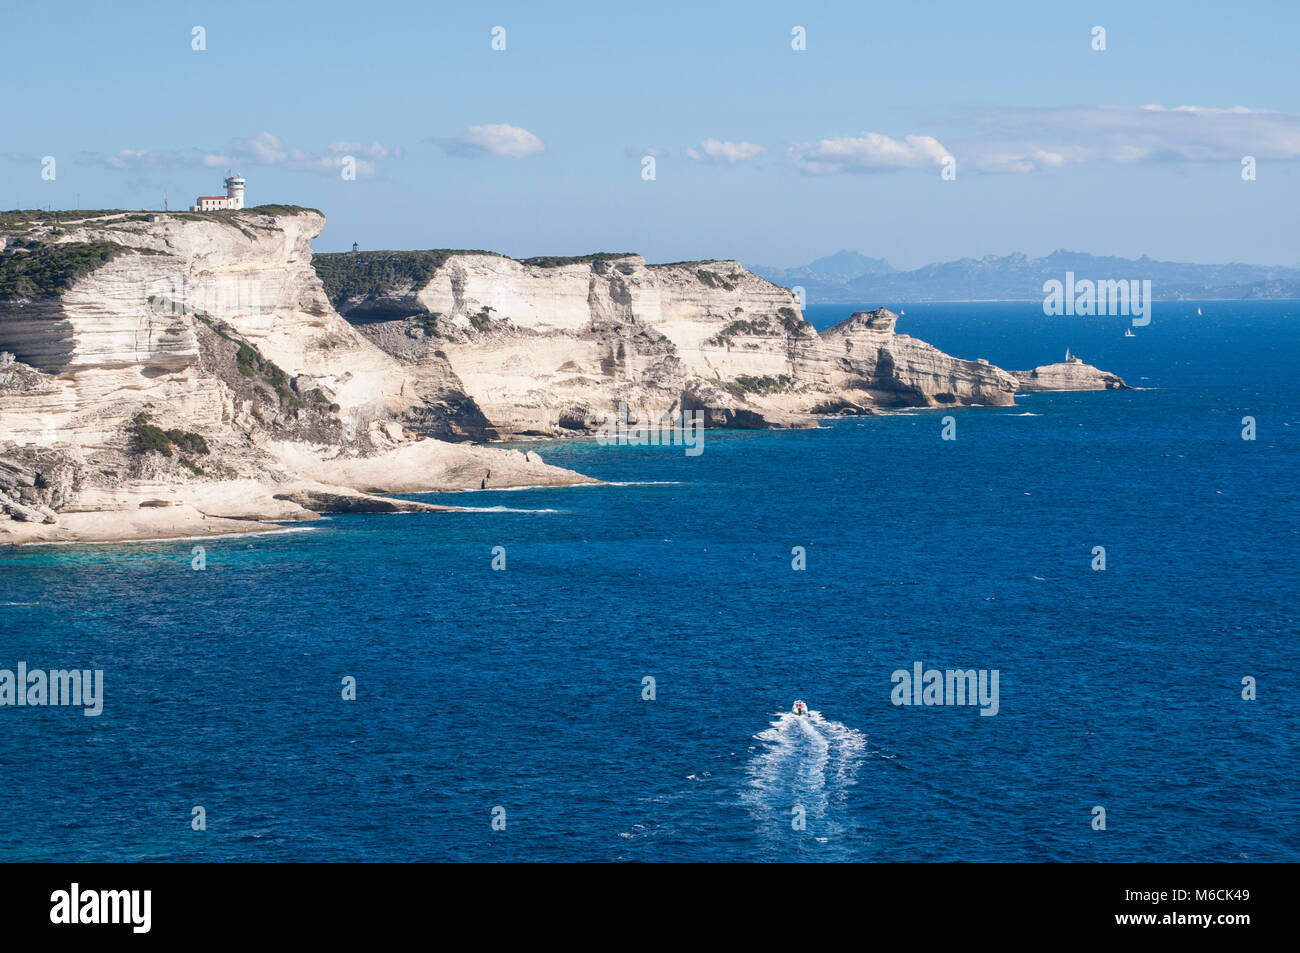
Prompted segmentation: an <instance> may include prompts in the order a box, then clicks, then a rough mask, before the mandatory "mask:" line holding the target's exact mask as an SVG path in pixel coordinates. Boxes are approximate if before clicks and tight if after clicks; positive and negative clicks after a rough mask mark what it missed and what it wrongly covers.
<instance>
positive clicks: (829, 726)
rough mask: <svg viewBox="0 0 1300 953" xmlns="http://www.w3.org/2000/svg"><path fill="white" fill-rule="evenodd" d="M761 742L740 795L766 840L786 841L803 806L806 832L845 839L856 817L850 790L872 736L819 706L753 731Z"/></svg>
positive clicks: (818, 837)
mask: <svg viewBox="0 0 1300 953" xmlns="http://www.w3.org/2000/svg"><path fill="white" fill-rule="evenodd" d="M754 737H755V739H756V740H757V741H758V742H760V744H759V746H758V748H757V749H756V750H755V753H754V755H753V757H752V758H751V759H750V761H749V764H748V765H747V766H746V775H747V778H746V782H745V788H744V790H743V791H742V794H741V800H742V801H743V802H744V803H745V805H746V806H747V807H748V808H749V811H750V814H751V815H752V816H753V818H754V820H755V821H756V822H757V823H758V825H759V832H760V835H761V836H762V837H763V839H764V840H765V841H769V842H782V843H785V842H787V838H788V836H789V835H790V834H799V832H797V831H794V830H793V828H792V827H791V821H792V820H793V818H794V816H795V815H794V814H793V813H792V812H793V809H794V808H796V807H801V808H803V810H804V815H805V820H806V823H807V833H808V834H811V835H812V836H813V837H814V838H815V839H816V840H817V841H819V842H823V843H825V842H826V841H828V840H831V839H834V840H836V841H837V842H843V839H844V837H845V835H847V834H849V833H851V830H852V827H853V826H854V825H853V822H852V821H851V819H850V817H849V814H848V805H847V802H848V799H849V794H850V792H851V790H852V788H853V786H854V785H856V784H857V777H858V771H859V769H860V768H861V767H862V762H863V760H864V759H865V758H866V756H867V736H866V735H865V734H863V733H862V732H860V731H857V730H856V729H853V728H849V727H848V726H847V725H844V724H841V723H840V722H838V721H833V720H831V719H828V718H826V717H824V716H823V715H822V713H821V712H819V711H812V710H810V711H809V712H808V714H807V715H802V716H800V715H794V714H791V713H790V712H785V713H782V714H779V715H778V716H777V720H776V721H774V722H772V723H771V727H770V728H768V729H766V730H765V731H762V732H760V733H758V734H757V735H755V736H754Z"/></svg>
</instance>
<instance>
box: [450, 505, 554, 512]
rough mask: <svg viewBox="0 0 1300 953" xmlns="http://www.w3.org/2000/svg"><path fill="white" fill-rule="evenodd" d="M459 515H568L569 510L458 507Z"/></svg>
mask: <svg viewBox="0 0 1300 953" xmlns="http://www.w3.org/2000/svg"><path fill="white" fill-rule="evenodd" d="M456 512H458V513H567V512H569V511H568V510H523V509H518V508H516V507H512V506H458V507H456Z"/></svg>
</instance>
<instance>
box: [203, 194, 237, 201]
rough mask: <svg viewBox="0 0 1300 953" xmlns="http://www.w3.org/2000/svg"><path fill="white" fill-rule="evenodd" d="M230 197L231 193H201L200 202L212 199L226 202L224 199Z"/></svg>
mask: <svg viewBox="0 0 1300 953" xmlns="http://www.w3.org/2000/svg"><path fill="white" fill-rule="evenodd" d="M228 198H230V196H229V195H200V196H199V201H200V202H207V201H210V200H215V199H220V200H221V201H223V202H224V201H225V200H226V199H228Z"/></svg>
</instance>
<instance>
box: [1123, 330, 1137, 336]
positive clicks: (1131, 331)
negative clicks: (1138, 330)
mask: <svg viewBox="0 0 1300 953" xmlns="http://www.w3.org/2000/svg"><path fill="white" fill-rule="evenodd" d="M1124 337H1126V338H1135V337H1137V335H1136V334H1134V333H1133V329H1132V328H1125V329H1124Z"/></svg>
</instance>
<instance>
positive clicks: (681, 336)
mask: <svg viewBox="0 0 1300 953" xmlns="http://www.w3.org/2000/svg"><path fill="white" fill-rule="evenodd" d="M391 254H392V253H383V252H376V253H371V254H369V255H365V254H363V255H360V256H356V255H347V254H344V255H329V256H318V259H317V261H318V263H319V264H318V267H320V268H322V269H323V272H327V273H329V274H331V275H338V274H340V273H344V272H346V270H347V269H349V268H352V269H355V270H356V271H357V272H358V273H362V272H364V273H365V274H366V275H369V276H373V275H374V274H375V273H376V272H382V271H383V269H384V268H385V267H397V266H399V265H401V262H400V261H398V260H397V259H392V260H387V259H385V258H384V256H385V255H391ZM403 254H413V253H403ZM424 254H427V255H430V256H435V257H431V258H429V259H427V260H426V261H425V262H424V266H425V267H424V269H423V271H421V272H420V274H419V275H418V278H417V279H415V280H412V279H411V278H410V275H409V274H408V275H407V276H406V277H405V278H400V279H399V278H394V279H393V280H391V281H389V282H387V283H383V282H381V283H380V284H379V285H378V286H377V287H371V288H370V290H369V292H368V293H356V288H355V287H354V288H353V289H352V292H351V293H349V290H348V284H347V282H346V281H345V282H342V283H341V284H340V285H339V288H338V289H337V290H336V293H335V295H334V297H333V302H334V304H335V305H336V306H337V307H338V308H339V309H340V311H341V313H342V314H343V315H344V317H346V318H348V319H349V320H350V321H353V322H354V323H355V324H356V326H357V328H358V330H360V331H361V333H363V334H364V335H366V336H367V337H369V338H370V339H371V340H373V341H374V342H375V343H377V344H378V345H379V346H380V347H381V348H383V349H384V350H385V351H386V352H388V353H389V354H391V355H392V356H393V357H394V358H395V359H397V360H398V361H400V362H402V363H404V364H406V365H408V366H409V367H410V368H411V370H412V374H413V375H414V376H415V377H416V379H417V380H420V381H421V382H423V383H424V385H425V386H426V387H428V388H431V389H433V390H436V391H438V392H440V393H442V394H443V395H444V396H445V397H446V398H447V399H452V398H454V400H455V401H458V402H459V403H460V404H462V405H464V406H467V407H473V408H475V409H476V411H478V412H479V413H481V415H482V417H483V420H484V421H485V422H486V424H485V425H484V426H483V429H484V431H485V432H491V433H493V434H501V435H523V434H529V435H554V434H562V433H566V432H574V431H582V430H587V429H590V428H591V427H593V426H595V425H596V424H598V423H599V422H600V420H601V419H603V417H604V416H605V415H607V414H611V413H615V412H616V411H617V408H618V405H619V404H620V403H625V404H627V405H628V406H629V407H630V408H633V409H634V410H636V409H644V410H648V411H650V412H651V413H657V412H664V411H674V410H678V409H703V410H705V411H706V412H707V419H708V421H709V424H710V425H711V426H736V427H770V426H813V425H815V422H816V419H817V417H818V416H819V415H826V414H831V413H841V412H847V413H869V412H871V411H872V410H874V409H880V408H890V407H900V406H923V407H924V406H946V405H962V404H965V405H972V404H979V405H1006V404H1011V403H1013V402H1014V399H1015V393H1016V390H1017V388H1018V387H1019V382H1018V380H1017V378H1016V377H1015V376H1014V375H1012V374H1010V373H1008V372H1006V371H1003V370H1001V369H1000V368H997V367H994V366H992V365H990V364H988V363H987V362H985V361H968V360H961V359H959V358H954V357H951V356H949V355H947V354H944V353H943V352H942V351H939V350H938V349H937V348H934V347H931V346H930V345H928V344H926V343H924V342H923V341H918V340H916V339H914V338H912V337H909V336H908V335H905V334H898V333H897V332H896V330H895V322H896V321H897V315H894V314H893V313H892V312H889V311H885V310H883V309H882V310H879V311H873V312H861V313H858V314H854V315H852V316H851V317H849V318H848V319H846V320H845V321H844V322H842V323H841V324H839V325H837V326H836V327H834V328H831V329H828V330H827V331H825V332H823V333H821V334H820V335H819V334H818V333H817V332H816V331H815V330H814V329H813V327H812V325H810V324H808V323H807V322H806V321H804V320H803V317H802V315H801V314H800V309H799V306H798V301H797V299H796V298H795V296H794V295H793V294H792V293H791V292H790V291H789V290H787V289H785V288H781V287H778V286H776V285H774V284H771V283H770V282H768V281H766V280H764V279H762V278H759V277H757V276H755V275H753V274H751V273H750V272H749V271H747V270H746V269H745V268H744V267H742V266H741V265H740V264H739V263H737V262H734V261H707V262H685V263H679V264H672V265H647V264H646V262H645V260H644V259H643V258H641V257H640V256H638V255H601V256H590V257H588V258H582V259H560V260H542V261H537V260H530V261H514V260H511V259H509V258H504V257H502V256H499V255H491V254H485V253H454V252H436V253H434V252H430V253H424ZM322 259H325V261H322ZM1098 373H1100V372H1098ZM1049 386H1050V385H1049Z"/></svg>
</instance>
